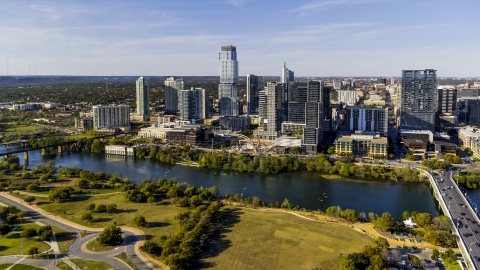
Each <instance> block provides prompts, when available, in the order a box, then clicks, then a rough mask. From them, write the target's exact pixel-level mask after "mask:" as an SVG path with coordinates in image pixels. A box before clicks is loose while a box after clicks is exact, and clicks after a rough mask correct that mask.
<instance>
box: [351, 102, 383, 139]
mask: <svg viewBox="0 0 480 270" xmlns="http://www.w3.org/2000/svg"><path fill="white" fill-rule="evenodd" d="M346 118H347V119H346V120H347V129H348V130H350V131H356V130H366V131H373V132H378V133H382V134H386V133H387V132H388V108H362V107H347V117H346Z"/></svg>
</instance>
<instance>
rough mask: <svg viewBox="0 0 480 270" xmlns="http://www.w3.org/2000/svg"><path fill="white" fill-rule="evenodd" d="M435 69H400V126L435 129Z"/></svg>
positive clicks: (404, 127)
mask: <svg viewBox="0 0 480 270" xmlns="http://www.w3.org/2000/svg"><path fill="white" fill-rule="evenodd" d="M436 85H437V71H436V70H434V69H425V70H403V71H402V107H401V109H400V128H401V129H412V130H430V131H432V132H434V131H435V110H436V107H437V106H436V104H437V86H436Z"/></svg>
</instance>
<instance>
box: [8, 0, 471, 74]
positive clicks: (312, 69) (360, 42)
mask: <svg viewBox="0 0 480 270" xmlns="http://www.w3.org/2000/svg"><path fill="white" fill-rule="evenodd" d="M478 10H480V1H478V0H455V1H453V0H423V1H418V0H398V1H397V0H296V1H294V0H276V1H273V0H272V1H262V0H206V1H201V0H175V1H170V0H168V1H167V0H156V1H154V0H144V1H142V0H137V1H133V0H132V1H122V0H116V1H108V0H97V1H90V0H83V1H68V0H65V1H38V0H36V1H33V0H32V1H21V0H15V1H5V0H4V1H2V3H1V4H0V12H1V13H0V14H1V16H0V25H1V27H0V36H1V38H0V63H1V68H2V70H1V74H2V75H6V74H7V63H6V61H7V60H8V71H9V74H10V75H12V74H15V75H18V74H20V75H28V74H29V60H30V74H32V75H33V74H34V73H35V68H34V66H35V64H36V71H37V74H38V75H40V74H42V75H145V76H162V75H175V76H182V75H183V76H194V75H198V76H203V75H211V76H216V75H218V73H219V63H218V51H219V49H220V46H221V45H227V44H232V45H236V46H237V54H238V60H239V67H240V75H242V76H244V75H246V74H248V73H251V74H257V75H279V74H280V70H281V68H282V66H283V62H287V66H288V68H289V69H291V70H294V71H295V75H296V76H400V74H401V70H402V69H425V68H434V69H437V70H438V74H439V76H472V77H473V76H480V65H479V63H480V35H479V33H480V20H479V19H478V16H477V15H476V13H477V11H478Z"/></svg>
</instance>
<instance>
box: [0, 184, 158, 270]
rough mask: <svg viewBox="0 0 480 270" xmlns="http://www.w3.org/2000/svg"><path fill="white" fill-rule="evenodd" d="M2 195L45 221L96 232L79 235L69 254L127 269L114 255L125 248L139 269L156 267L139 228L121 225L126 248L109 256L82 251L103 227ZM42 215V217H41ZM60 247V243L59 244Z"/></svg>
mask: <svg viewBox="0 0 480 270" xmlns="http://www.w3.org/2000/svg"><path fill="white" fill-rule="evenodd" d="M0 197H3V198H4V200H5V201H6V202H8V203H10V204H12V205H15V206H17V207H18V208H20V209H22V208H23V209H22V210H25V209H26V210H27V211H28V210H32V211H34V212H35V214H40V215H41V216H43V219H44V220H45V222H48V223H50V224H52V225H55V226H57V227H60V228H63V229H66V230H68V231H72V232H77V233H78V232H79V231H87V232H93V233H94V234H92V235H89V236H87V237H84V238H80V237H78V238H77V239H76V240H75V241H74V242H73V244H72V245H71V246H70V248H69V255H70V256H73V257H78V258H84V259H93V260H100V261H105V262H108V263H110V264H112V265H114V266H115V267H117V268H119V269H126V268H127V267H128V266H127V265H126V264H125V263H124V262H123V261H121V260H119V259H117V258H115V257H113V256H115V255H118V254H120V253H121V252H123V250H125V252H126V254H127V256H128V255H130V256H129V258H130V260H131V261H132V262H133V263H134V264H135V265H136V266H137V268H139V269H155V267H154V266H153V265H152V264H151V263H150V262H149V261H148V260H147V259H146V258H145V257H144V256H143V254H142V253H141V252H140V250H139V247H140V246H141V245H142V244H143V243H144V241H145V233H144V232H143V231H141V230H139V229H137V228H132V227H120V228H121V229H122V231H123V233H124V235H125V240H124V243H125V245H124V249H118V250H115V251H116V252H115V254H114V253H113V252H112V253H109V254H108V255H107V256H106V254H104V253H101V254H97V253H94V254H88V253H85V252H83V251H82V249H81V246H82V244H83V243H84V242H86V240H88V239H92V238H94V237H95V236H96V235H98V232H100V231H102V230H103V229H102V228H90V227H86V226H83V225H80V224H77V223H74V222H71V221H69V220H66V219H64V218H62V217H59V216H56V215H52V214H51V213H49V212H46V211H44V210H43V209H41V208H39V207H38V206H36V205H28V204H25V203H23V201H22V200H21V199H19V198H17V197H14V196H12V195H10V194H8V193H4V192H2V193H0ZM41 216H40V218H41ZM57 249H58V245H57Z"/></svg>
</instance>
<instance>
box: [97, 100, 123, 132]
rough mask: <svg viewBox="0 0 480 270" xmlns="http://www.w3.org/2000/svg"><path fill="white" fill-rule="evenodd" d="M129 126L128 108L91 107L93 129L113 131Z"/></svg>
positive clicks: (121, 106)
mask: <svg viewBox="0 0 480 270" xmlns="http://www.w3.org/2000/svg"><path fill="white" fill-rule="evenodd" d="M126 126H128V127H129V126H130V107H129V106H128V105H120V106H93V129H95V130H101V129H114V128H120V127H126Z"/></svg>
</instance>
